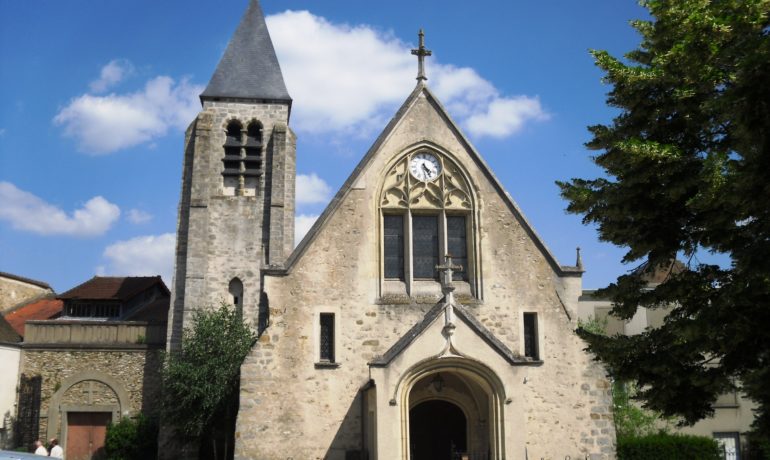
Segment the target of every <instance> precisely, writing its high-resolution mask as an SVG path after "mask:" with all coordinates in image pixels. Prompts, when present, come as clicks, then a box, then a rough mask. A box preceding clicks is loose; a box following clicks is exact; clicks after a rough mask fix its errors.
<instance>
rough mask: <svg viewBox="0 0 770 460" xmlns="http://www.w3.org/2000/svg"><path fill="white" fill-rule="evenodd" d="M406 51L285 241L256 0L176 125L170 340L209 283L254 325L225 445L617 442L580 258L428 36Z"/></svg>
mask: <svg viewBox="0 0 770 460" xmlns="http://www.w3.org/2000/svg"><path fill="white" fill-rule="evenodd" d="M413 54H415V55H416V56H417V58H416V60H417V62H418V66H416V67H417V84H416V86H415V88H414V90H413V91H412V93H411V94H408V95H406V94H405V95H404V96H405V101H404V103H403V105H402V106H401V107H400V109H399V110H398V111H397V112H396V113H395V115H394V116H393V118H392V119H391V121H390V122H389V123H388V125H387V126H385V127H384V129H383V131H382V133H381V134H380V135H379V137H378V138H377V139H376V141H375V142H374V144H373V145H372V147H371V148H370V149H369V151H368V152H367V153H366V154H365V155H364V156H363V158H362V159H361V161H360V162H359V163H358V165H357V166H356V167H355V169H354V170H353V172H352V174H351V175H350V177H349V178H348V179H347V181H346V182H345V183H344V184H343V186H342V188H341V189H340V190H339V191H338V192H337V194H336V196H335V197H334V198H333V200H332V201H331V203H330V204H329V206H328V207H327V208H326V210H325V211H324V212H323V214H322V215H321V216H320V217H319V219H318V220H317V222H316V223H315V225H314V226H313V228H312V229H311V230H310V231H309V233H308V234H307V235H306V236H305V238H304V239H303V240H302V242H300V243H299V245H297V246H296V248H295V246H294V241H293V235H294V190H295V177H296V172H295V145H296V137H295V134H294V133H293V132H292V130H291V128H290V126H289V122H290V114H291V108H292V99H291V97H290V95H289V92H288V91H287V89H286V86H285V84H284V81H283V76H282V74H281V69H280V65H279V62H278V59H277V57H276V54H275V51H274V48H273V45H272V42H271V40H270V36H269V34H268V31H267V27H266V25H265V19H264V16H263V12H262V10H261V8H260V6H259V3H258V1H257V0H250V2H249V6H248V8H247V10H246V12H245V14H244V16H243V18H242V20H241V23H240V25H239V26H238V28H237V30H236V31H235V34H234V35H233V37H232V39H231V41H230V43H229V44H228V47H227V49H226V51H225V53H224V55H223V57H222V58H221V61H220V63H219V65H218V67H217V68H216V70H215V71H214V74H213V77H212V78H211V81H210V82H209V84H208V86H207V87H206V89H205V91H204V92H203V93H202V94H201V96H200V97H201V102H202V106H203V107H202V110H201V111H200V113H199V115H198V116H197V118H196V119H195V120H194V121H193V123H192V124H191V125H190V127H189V129H188V131H187V133H186V139H185V150H184V162H183V183H182V193H181V199H180V204H179V221H178V240H177V249H176V267H175V276H174V283H173V289H172V302H173V306H172V308H171V311H170V314H169V347H170V348H171V349H172V350H173V349H174V347H175V346H177V345H178V344H179V342H180V340H181V332H182V329H183V328H184V327H185V326H186V325H188V324H189V322H190V319H191V317H192V315H191V312H192V311H194V310H195V309H197V308H205V307H206V306H210V305H217V304H218V303H219V302H220V301H221V299H232V302H233V303H234V304H235V305H236V307H237V308H238V309H240V310H241V311H242V313H243V316H244V318H246V319H247V320H248V321H249V322H251V323H253V324H254V325H255V327H257V328H258V330H259V333H260V339H259V341H258V343H257V344H256V346H255V347H254V348H253V350H252V351H251V354H250V355H249V357H248V358H247V359H246V362H245V363H244V364H243V367H242V372H241V386H240V388H241V394H240V408H239V412H238V419H237V427H236V434H235V437H236V447H235V458H236V459H295V460H306V459H326V458H328V459H372V460H374V459H377V460H395V459H402V460H406V459H414V460H420V459H447V460H448V459H472V460H477V459H478V460H480V459H495V460H501V459H540V458H552V459H563V458H565V457H566V456H571V458H573V459H576V458H580V459H583V458H592V459H593V458H597V459H598V458H614V439H615V435H614V428H613V424H612V416H611V401H610V395H609V385H608V381H607V378H606V375H605V373H604V371H603V369H602V368H601V367H600V366H598V365H597V364H595V363H594V362H593V360H592V357H591V356H590V355H589V354H587V353H586V352H584V351H583V348H584V346H585V345H584V344H583V343H582V342H581V340H580V339H579V338H578V337H577V336H576V335H575V334H574V333H573V331H574V329H575V328H576V327H577V323H576V322H577V303H578V297H579V296H580V293H581V289H582V285H581V276H582V273H583V270H582V266H581V263H580V260H579V258H578V260H577V262H576V265H575V266H568V265H562V264H560V263H559V262H558V261H557V260H556V259H555V258H554V256H553V255H552V254H551V253H550V252H549V250H548V248H547V247H546V245H545V244H544V242H543V241H541V239H540V238H539V237H538V235H537V233H536V232H535V231H534V229H533V228H532V227H531V226H530V224H529V223H528V222H527V220H526V218H525V217H524V215H523V214H522V212H521V210H520V209H519V208H518V207H517V205H516V203H515V202H514V200H513V199H512V197H511V196H510V195H509V194H508V193H507V192H506V191H505V190H504V189H503V187H502V185H501V184H500V182H499V181H498V180H497V178H496V177H495V175H494V173H493V172H492V171H491V170H490V168H489V166H488V165H487V164H486V162H485V161H484V159H483V158H482V156H481V155H480V154H479V153H478V152H477V151H476V150H475V149H474V148H473V146H472V145H471V143H470V142H469V141H468V139H467V138H466V137H465V135H464V134H463V133H462V132H461V130H460V128H459V127H458V126H457V125H456V124H455V123H454V122H453V121H452V119H451V117H450V115H449V114H448V113H447V111H446V110H445V109H444V107H443V106H442V105H441V102H440V101H439V100H438V99H437V98H436V96H435V95H434V94H433V93H432V92H431V90H430V88H429V84H428V81H427V78H426V76H425V75H426V74H425V71H424V67H423V65H424V59H425V57H426V56H429V55H430V52H429V51H428V50H427V49H425V46H424V41H423V37H422V34H421V35H420V46H419V48H418V49H416V50H414V51H413ZM372 59H376V57H372ZM297 103H298V104H301V103H302V101H297ZM450 254H451V256H450Z"/></svg>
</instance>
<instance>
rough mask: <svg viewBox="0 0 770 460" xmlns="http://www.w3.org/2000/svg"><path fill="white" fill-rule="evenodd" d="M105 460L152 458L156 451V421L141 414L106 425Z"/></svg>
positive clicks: (150, 459)
mask: <svg viewBox="0 0 770 460" xmlns="http://www.w3.org/2000/svg"><path fill="white" fill-rule="evenodd" d="M104 450H105V453H106V457H107V460H154V459H155V458H156V454H157V452H158V423H157V421H156V420H155V419H153V418H148V417H145V416H144V415H142V414H139V415H137V416H136V417H130V418H129V417H123V418H122V419H121V420H120V421H119V422H118V423H110V424H109V425H107V437H106V439H105V441H104Z"/></svg>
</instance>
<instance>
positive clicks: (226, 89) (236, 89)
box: [201, 0, 291, 104]
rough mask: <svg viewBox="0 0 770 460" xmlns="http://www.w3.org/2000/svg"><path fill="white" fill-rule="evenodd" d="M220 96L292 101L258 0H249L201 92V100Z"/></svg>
mask: <svg viewBox="0 0 770 460" xmlns="http://www.w3.org/2000/svg"><path fill="white" fill-rule="evenodd" d="M221 97H225V98H236V99H257V100H270V101H283V102H287V103H289V104H291V97H290V96H289V92H288V91H287V90H286V85H285V84H284V82H283V75H282V74H281V67H280V65H279V64H278V58H277V57H276V55H275V48H273V42H272V41H271V40H270V34H269V33H268V31H267V24H265V15H264V14H263V13H262V8H260V6H259V1H258V0H249V7H248V8H247V9H246V13H244V15H243V18H241V23H240V24H239V25H238V28H237V29H236V30H235V34H233V37H232V38H231V39H230V43H228V44H227V49H226V50H225V54H224V55H223V56H222V59H221V60H220V61H219V65H217V69H216V70H215V71H214V75H213V76H212V77H211V81H209V84H208V86H207V87H206V89H205V90H204V91H203V93H201V100H206V99H214V98H221Z"/></svg>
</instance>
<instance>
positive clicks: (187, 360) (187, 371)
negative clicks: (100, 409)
mask: <svg viewBox="0 0 770 460" xmlns="http://www.w3.org/2000/svg"><path fill="white" fill-rule="evenodd" d="M256 340H257V335H256V333H255V332H254V330H253V329H251V327H250V326H249V325H248V324H246V323H244V322H243V319H242V317H241V315H240V314H239V313H238V312H237V311H236V310H235V309H234V308H233V307H232V306H230V305H225V304H222V305H221V306H220V307H219V308H218V309H207V310H198V311H196V312H194V313H193V317H192V325H191V327H190V328H185V330H184V333H183V334H182V347H181V350H179V351H177V352H173V353H170V354H168V355H167V356H166V359H165V362H164V366H163V405H162V413H163V417H164V419H165V420H166V422H167V423H168V424H169V425H171V426H172V427H173V428H174V429H175V430H176V431H177V433H178V434H179V435H182V436H184V437H186V438H188V439H189V440H193V441H198V442H199V443H200V442H201V441H203V439H204V438H205V437H207V436H208V437H211V438H212V439H211V440H212V443H211V448H212V452H211V454H213V456H214V457H215V458H216V457H220V458H226V457H227V456H228V453H227V451H228V446H227V442H225V446H224V448H223V449H222V451H220V452H217V450H218V449H217V445H216V440H215V438H216V436H214V435H212V433H214V432H215V431H216V428H219V427H221V426H223V425H224V426H231V425H232V421H234V418H235V414H234V413H233V412H234V410H233V408H235V409H236V411H237V401H238V387H239V380H240V367H241V364H242V363H243V360H244V359H245V358H246V356H247V355H248V354H249V351H250V350H251V347H252V346H253V345H254V343H255V342H256ZM229 437H232V436H229Z"/></svg>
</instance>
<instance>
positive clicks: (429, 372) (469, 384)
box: [401, 357, 505, 460]
mask: <svg viewBox="0 0 770 460" xmlns="http://www.w3.org/2000/svg"><path fill="white" fill-rule="evenodd" d="M401 383H402V385H401V390H402V391H401V395H402V399H401V400H402V401H403V404H402V421H403V423H402V428H403V432H402V436H403V438H402V439H404V440H405V441H406V442H405V445H404V449H403V450H404V453H405V455H404V457H403V458H408V459H411V460H455V459H456V460H460V459H468V460H488V459H499V458H502V457H501V455H502V452H503V451H504V449H503V437H502V435H501V434H502V433H503V426H502V425H503V417H502V412H503V401H505V395H504V390H503V387H502V383H501V382H500V380H499V379H498V378H497V376H496V375H495V374H494V373H493V372H492V371H491V370H490V369H489V368H487V367H486V366H484V365H482V364H481V363H478V362H476V361H473V360H469V359H466V358H460V357H452V358H439V359H435V360H431V361H430V362H426V363H423V364H421V365H419V366H417V367H416V368H414V369H412V370H411V372H408V373H407V374H406V375H405V378H404V379H403V380H402V382H401Z"/></svg>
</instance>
